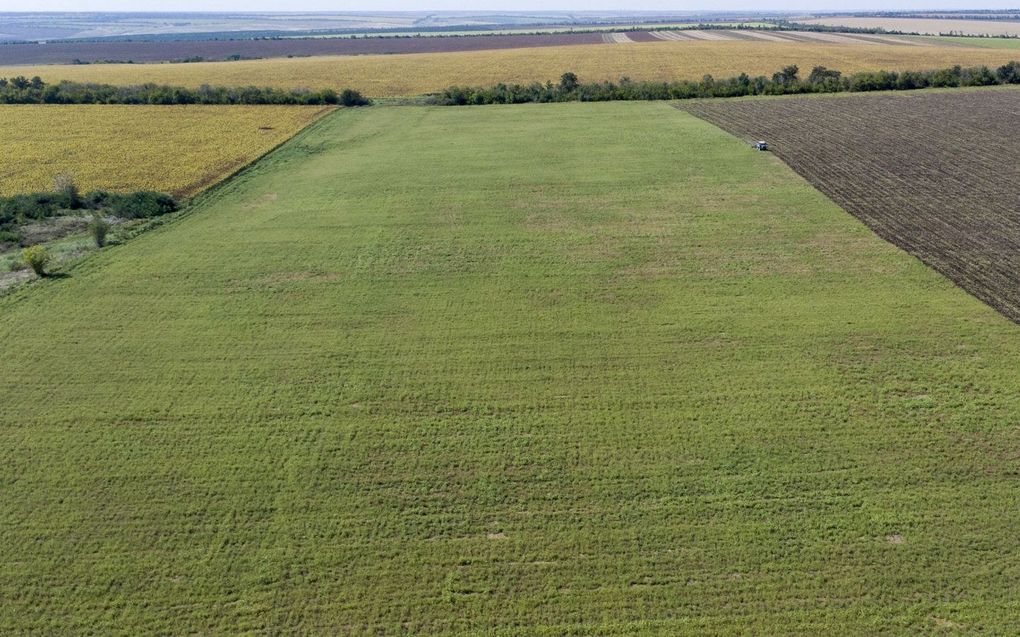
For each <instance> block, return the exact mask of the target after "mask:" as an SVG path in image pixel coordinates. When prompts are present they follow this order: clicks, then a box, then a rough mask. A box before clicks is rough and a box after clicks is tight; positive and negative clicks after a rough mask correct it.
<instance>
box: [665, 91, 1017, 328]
mask: <svg viewBox="0 0 1020 637" xmlns="http://www.w3.org/2000/svg"><path fill="white" fill-rule="evenodd" d="M679 107H680V108H682V109H684V110H687V111H689V112H691V113H694V114H695V115H697V116H698V117H701V118H703V119H705V120H708V121H709V122H712V123H713V124H716V125H718V126H720V127H721V128H723V129H725V130H727V131H729V132H731V133H733V134H734V135H736V136H738V137H741V138H743V139H746V140H749V141H750V140H757V139H764V140H766V141H767V142H769V145H770V147H771V150H772V151H773V152H775V154H776V155H778V156H779V157H780V158H782V159H783V161H785V162H786V163H787V164H789V165H790V166H791V167H792V168H793V169H794V170H795V171H797V172H798V173H800V174H801V175H803V176H804V177H805V178H806V179H807V180H808V181H809V182H811V183H812V184H813V185H814V186H815V187H817V188H818V189H819V190H820V191H822V192H823V193H825V194H826V195H827V196H828V197H829V198H831V199H832V200H833V201H835V202H836V203H837V204H839V205H840V206H842V207H843V209H844V210H846V211H847V212H849V213H851V214H852V215H854V216H855V217H857V218H858V219H860V220H861V221H863V222H864V223H866V224H867V225H868V226H869V227H870V228H871V229H872V230H874V231H875V232H876V233H877V234H878V235H879V236H881V237H882V238H884V239H886V240H887V241H889V242H891V243H893V244H895V245H897V246H899V247H900V248H903V249H904V250H906V251H907V252H909V253H910V254H912V255H914V256H916V257H918V258H919V259H921V260H922V261H924V262H925V263H927V264H928V265H929V266H931V267H932V268H934V269H935V270H937V271H939V272H941V273H942V274H944V275H945V276H946V277H948V278H950V279H951V280H953V281H954V282H956V283H957V284H958V285H960V287H962V288H964V289H965V290H967V291H968V292H970V293H971V294H973V295H974V296H976V297H977V298H979V299H981V300H983V301H985V302H986V303H988V304H989V305H991V306H992V307H994V308H995V309H997V310H998V311H1000V312H1001V313H1002V314H1004V315H1005V316H1007V317H1009V318H1010V319H1012V320H1013V321H1015V322H1018V323H1020V143H1018V141H1020V140H1018V137H1017V131H1018V130H1020V90H1002V89H983V90H975V91H954V92H947V93H899V94H870V95H850V96H836V97H819V98H778V99H753V100H739V101H737V100H731V101H725V100H715V101H702V102H687V103H684V104H681V105H680V106H679ZM748 152H752V151H750V150H748Z"/></svg>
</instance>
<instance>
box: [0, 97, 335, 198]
mask: <svg viewBox="0 0 1020 637" xmlns="http://www.w3.org/2000/svg"><path fill="white" fill-rule="evenodd" d="M329 110H331V109H330V108H329V107H322V106H296V107H295V106H263V105H259V106H220V105H216V106H197V105H176V106H147V105H143V106H139V105H124V104H121V105H107V104H74V105H49V104H47V105H37V104H32V105H12V104H4V105H0V134H2V135H3V140H4V144H5V147H6V152H5V153H4V154H3V155H0V195H14V194H23V193H28V192H34V191H45V190H49V189H51V188H53V178H54V177H55V176H56V175H59V174H61V173H64V174H69V175H71V176H73V177H74V179H75V181H76V182H77V184H78V186H79V188H81V189H82V190H83V191H84V190H93V189H102V190H112V191H122V192H123V191H132V190H157V191H160V192H169V193H173V194H174V195H177V196H191V195H194V194H196V193H198V192H199V191H201V190H203V189H204V188H208V187H209V186H210V185H212V184H214V183H216V182H218V181H220V180H221V179H223V178H224V177H226V176H228V175H230V174H231V173H233V172H234V171H236V170H238V169H239V168H241V167H243V166H244V165H246V164H248V163H250V162H252V161H253V160H255V159H256V158H258V157H259V156H261V155H262V154H264V153H266V152H268V151H269V150H272V149H273V148H274V147H276V146H278V145H280V144H281V143H283V142H285V141H286V140H287V139H288V138H290V137H291V136H293V135H294V134H295V133H297V132H298V131H299V130H301V129H302V128H304V127H305V126H307V125H308V124H309V123H311V122H313V121H315V120H316V119H317V118H318V117H321V116H322V115H323V114H325V113H326V112H328V111H329Z"/></svg>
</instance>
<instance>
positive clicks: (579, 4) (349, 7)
mask: <svg viewBox="0 0 1020 637" xmlns="http://www.w3.org/2000/svg"><path fill="white" fill-rule="evenodd" d="M1004 4H1007V3H1003V2H1001V1H997V2H993V3H992V5H994V6H993V7H992V8H995V7H998V6H999V5H1004ZM29 8H30V10H32V11H280V10H286V11H444V10H446V11H471V10H474V11H489V10H493V11H562V10H567V11H581V10H590V11H604V10H625V11H640V10H648V11H698V10H701V11H705V10H755V11H762V10H768V9H772V10H790V11H876V10H881V11H895V10H917V9H978V8H989V5H982V4H979V3H978V2H974V1H973V0H969V1H968V0H949V1H945V0H941V1H940V0H896V1H895V2H888V1H882V0H853V2H852V3H848V2H839V0H767V1H766V2H754V1H753V0H752V1H748V0H721V1H720V0H716V1H714V2H713V1H712V0H695V1H694V2H677V1H676V0H551V1H550V0H466V1H465V0H459V1H458V0H427V1H421V0H290V1H289V2H280V0H213V1H210V0H33V1H32V2H31V3H28V2H25V0H0V11H25V10H27V9H29Z"/></svg>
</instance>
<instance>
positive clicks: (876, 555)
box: [0, 47, 1020, 637]
mask: <svg viewBox="0 0 1020 637" xmlns="http://www.w3.org/2000/svg"><path fill="white" fill-rule="evenodd" d="M606 48H611V47H606ZM128 108H135V107H128ZM819 115H820V116H822V115H824V113H819ZM925 130H927V129H925ZM579 142H580V143H579ZM166 151H167V153H168V154H171V155H172V154H173V148H172V147H171V148H168V149H166ZM0 317H2V320H0V396H2V397H3V398H2V408H0V458H2V462H0V484H2V485H3V496H2V497H0V563H2V564H3V565H4V566H3V576H2V577H0V598H2V599H3V603H2V604H0V633H3V634H44V635H48V634H60V635H63V634H99V635H107V634H130V635H141V634H175V635H176V634H202V635H207V634H208V635H219V634H236V633H252V634H335V633H341V634H351V635H398V634H421V635H464V636H468V635H472V636H473V635H494V636H500V637H509V636H511V635H513V636H518V635H521V636H534V637H539V636H546V637H548V636H550V635H575V636H580V635H600V636H602V637H608V636H624V635H626V636H632V635H660V636H663V637H665V636H673V635H734V636H736V635H747V634H751V633H753V634H761V635H818V634H829V635H875V634H884V633H895V634H939V633H941V632H943V631H945V632H951V631H956V632H957V633H964V632H975V633H978V632H980V633H987V634H993V635H995V634H1010V633H1012V632H1014V630H1015V627H1016V626H1017V625H1018V624H1020V606H1018V602H1017V600H1018V599H1020V577H1017V574H1018V573H1020V536H1018V534H1017V533H1016V530H1017V528H1020V508H1018V507H1017V506H1016V502H1017V475H1018V472H1020V458H1018V453H1017V449H1018V448H1020V430H1018V428H1017V422H1018V421H1020V394H1018V393H1017V387H1018V385H1020V369H1018V366H1017V361H1018V360H1020V328H1018V327H1017V326H1016V325H1014V324H1013V323H1011V322H1009V321H1007V320H1006V319H1004V318H1003V317H1002V316H1000V315H998V314H997V313H996V312H994V311H993V310H991V309H990V308H988V307H987V306H985V305H984V304H982V303H980V302H979V301H977V300H975V299H974V298H972V297H970V296H968V295H967V294H965V293H964V292H963V291H961V290H960V289H959V288H957V287H956V286H954V285H953V284H952V283H951V282H949V281H948V280H946V279H944V278H943V277H941V276H939V275H938V274H937V273H935V272H933V271H932V270H930V269H929V268H927V267H926V266H924V265H923V264H922V263H921V262H919V261H917V260H916V259H914V258H911V257H910V256H909V255H907V254H905V253H903V252H901V251H900V250H898V249H896V248H894V247H893V246H891V245H889V244H887V243H885V242H883V241H882V240H880V239H879V238H877V237H876V236H875V235H874V234H873V233H872V232H871V231H870V230H869V229H867V228H866V227H865V226H864V225H863V224H861V223H859V222H858V221H857V220H855V219H854V218H853V217H851V216H850V215H847V214H846V213H844V212H843V211H842V210H840V209H839V208H837V207H836V206H835V205H834V204H833V203H832V202H830V201H829V200H828V199H826V198H825V197H824V196H823V195H821V194H820V193H819V192H817V191H816V190H814V189H813V188H811V187H810V186H809V185H808V184H807V183H805V182H804V181H803V180H802V179H801V178H800V177H798V176H797V175H795V174H794V173H793V172H792V171H791V170H789V169H788V168H787V167H786V166H785V165H783V164H782V163H781V162H780V161H779V160H778V159H777V158H776V157H774V156H772V155H769V154H768V153H757V152H754V151H752V150H751V149H750V148H749V147H748V146H747V145H746V144H744V143H742V142H741V141H738V140H736V139H733V138H732V137H731V136H729V135H728V134H726V133H724V132H723V131H721V130H719V129H717V128H715V127H713V126H711V125H709V124H708V123H706V122H703V121H701V120H698V119H696V118H694V117H692V116H690V115H688V114H686V113H682V112H680V111H677V110H676V109H674V108H670V106H669V105H667V104H661V103H653V104H649V103H610V104H577V103H573V104H553V105H525V106H508V107H498V106H496V107H480V108H470V107H465V108H414V107H410V108H371V109H348V110H340V111H337V112H336V113H334V114H333V115H330V116H329V117H327V118H326V119H324V120H322V121H321V122H320V123H318V124H316V125H315V126H313V127H311V128H310V129H309V130H307V131H305V132H303V133H301V134H299V135H298V136H297V137H296V138H295V139H294V140H292V141H291V142H290V143H288V144H287V145H285V146H284V147H283V148H282V149H281V150H280V151H278V152H277V153H274V154H273V155H271V156H269V157H267V158H266V160H264V161H263V162H262V163H260V164H259V166H258V167H257V169H256V170H253V171H250V172H248V173H246V174H244V175H242V176H241V177H240V178H239V179H237V180H235V181H233V182H232V183H230V184H229V185H228V186H227V187H226V188H224V189H223V190H221V191H219V193H218V194H217V196H216V197H215V198H209V199H208V200H205V201H204V202H202V203H201V204H200V205H199V207H197V208H196V209H194V210H192V212H191V213H190V214H189V215H188V216H187V217H185V218H183V219H181V220H179V221H176V222H174V223H172V224H169V225H167V226H163V227H162V228H160V229H158V230H156V231H154V232H150V233H148V234H145V235H143V236H141V237H139V238H137V239H133V240H132V241H130V242H128V243H126V244H124V245H121V246H116V247H114V248H112V249H109V250H105V251H103V252H100V253H98V254H96V255H94V256H92V257H89V258H88V260H86V261H85V262H84V263H83V264H82V265H81V266H80V267H77V268H75V269H74V270H71V271H70V272H69V273H68V276H67V277H65V278H61V279H54V280H50V281H43V282H42V283H39V284H34V285H32V286H30V287H29V288H28V289H25V290H22V291H19V292H17V293H15V294H14V295H13V296H8V297H5V298H2V299H0Z"/></svg>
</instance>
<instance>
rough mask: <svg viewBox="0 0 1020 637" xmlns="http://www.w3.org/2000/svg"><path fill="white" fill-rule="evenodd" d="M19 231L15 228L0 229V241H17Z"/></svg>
mask: <svg viewBox="0 0 1020 637" xmlns="http://www.w3.org/2000/svg"><path fill="white" fill-rule="evenodd" d="M20 241H21V233H20V232H18V231H16V230H0V243H19V242H20Z"/></svg>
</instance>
